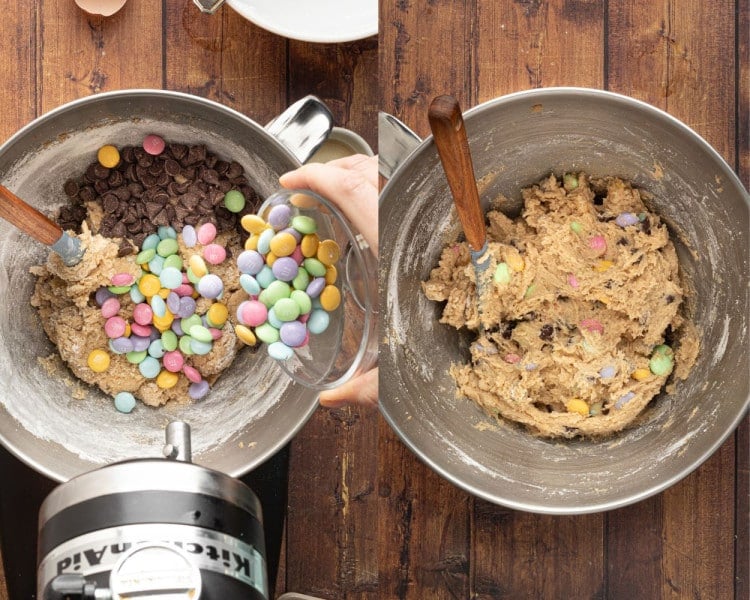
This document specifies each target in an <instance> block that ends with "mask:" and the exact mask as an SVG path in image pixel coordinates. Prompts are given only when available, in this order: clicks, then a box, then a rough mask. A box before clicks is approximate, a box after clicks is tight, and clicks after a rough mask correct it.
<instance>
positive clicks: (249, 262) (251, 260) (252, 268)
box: [237, 250, 266, 275]
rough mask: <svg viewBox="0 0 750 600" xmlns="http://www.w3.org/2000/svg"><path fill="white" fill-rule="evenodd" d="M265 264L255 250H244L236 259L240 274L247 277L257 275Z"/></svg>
mask: <svg viewBox="0 0 750 600" xmlns="http://www.w3.org/2000/svg"><path fill="white" fill-rule="evenodd" d="M265 264H266V262H265V261H264V260H263V257H262V256H261V254H260V252H256V251H255V250H245V251H244V252H240V255H239V256H238V257H237V268H238V269H239V270H240V273H247V274H248V275H257V274H258V273H259V272H260V270H261V269H262V268H263V265H265Z"/></svg>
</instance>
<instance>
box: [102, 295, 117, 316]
mask: <svg viewBox="0 0 750 600" xmlns="http://www.w3.org/2000/svg"><path fill="white" fill-rule="evenodd" d="M119 311H120V301H119V300H118V299H117V298H107V299H106V300H105V301H104V303H103V304H102V316H103V317H104V318H105V319H109V318H110V317H114V316H115V315H116V314H117V313H118V312H119Z"/></svg>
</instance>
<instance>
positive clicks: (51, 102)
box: [38, 0, 162, 112]
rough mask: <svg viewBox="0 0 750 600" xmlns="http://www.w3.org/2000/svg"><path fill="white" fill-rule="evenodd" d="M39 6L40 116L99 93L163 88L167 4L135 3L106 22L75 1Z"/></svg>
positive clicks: (135, 0) (146, 0)
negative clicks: (163, 11)
mask: <svg viewBox="0 0 750 600" xmlns="http://www.w3.org/2000/svg"><path fill="white" fill-rule="evenodd" d="M39 4H40V11H39V14H40V24H41V25H40V27H41V39H40V44H39V47H40V48H41V73H40V76H39V86H40V87H39V90H38V91H39V95H38V105H39V110H40V112H46V111H48V110H50V109H52V108H55V107H56V106H59V105H60V104H63V103H65V102H68V101H70V100H73V99H75V98H81V97H84V96H89V95H91V94H95V93H98V92H104V91H109V90H116V89H122V88H160V87H161V85H162V61H161V41H162V12H161V4H155V3H153V2H152V1H151V0H131V1H130V2H128V3H127V4H126V5H125V6H124V7H123V8H122V10H120V11H119V12H118V13H116V14H115V15H113V16H111V17H106V18H104V17H101V16H92V15H88V14H87V13H85V12H83V11H82V10H81V9H79V8H78V6H77V5H76V4H75V3H74V2H60V1H58V2H40V3H39ZM136 57H137V59H136Z"/></svg>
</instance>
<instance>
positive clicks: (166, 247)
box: [156, 238, 180, 258]
mask: <svg viewBox="0 0 750 600" xmlns="http://www.w3.org/2000/svg"><path fill="white" fill-rule="evenodd" d="M179 249H180V246H179V245H178V244H177V240H175V239H172V238H166V239H164V240H162V241H160V242H159V243H158V244H157V245H156V253H157V254H158V255H159V256H163V257H164V258H166V257H167V256H169V255H170V254H177V251H178V250H179Z"/></svg>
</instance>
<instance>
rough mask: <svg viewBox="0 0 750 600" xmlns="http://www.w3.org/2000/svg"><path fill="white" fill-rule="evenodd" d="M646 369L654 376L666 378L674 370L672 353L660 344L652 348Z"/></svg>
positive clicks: (667, 347)
mask: <svg viewBox="0 0 750 600" xmlns="http://www.w3.org/2000/svg"><path fill="white" fill-rule="evenodd" d="M648 368H649V369H650V370H651V372H652V373H653V374H654V375H658V376H659V377H666V376H667V375H669V374H670V373H671V372H672V369H674V352H673V351H672V348H670V347H669V346H667V345H666V344H660V345H659V346H657V347H656V348H654V352H653V354H652V355H651V360H649V361H648Z"/></svg>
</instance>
